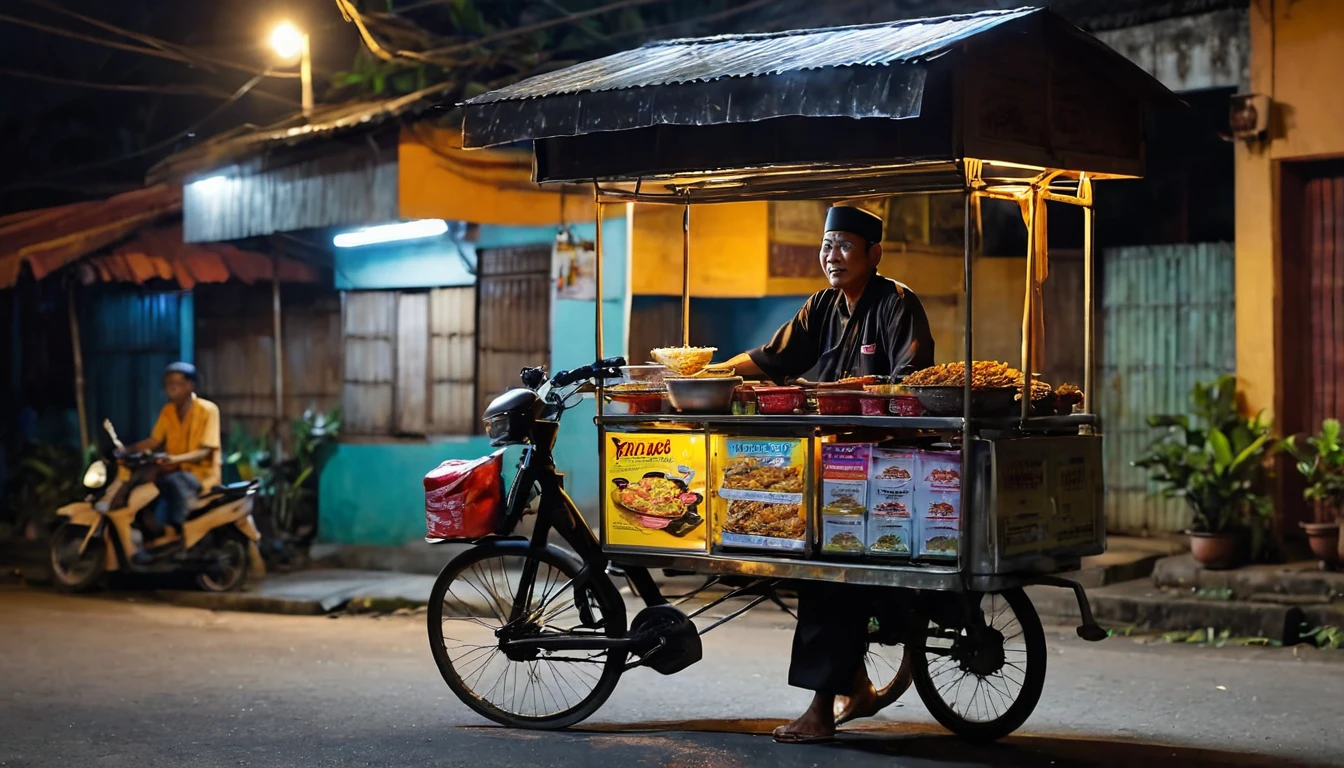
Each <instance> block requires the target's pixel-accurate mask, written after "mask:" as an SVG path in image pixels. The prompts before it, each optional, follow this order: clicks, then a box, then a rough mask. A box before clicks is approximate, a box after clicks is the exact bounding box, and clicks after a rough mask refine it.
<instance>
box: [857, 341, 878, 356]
mask: <svg viewBox="0 0 1344 768" xmlns="http://www.w3.org/2000/svg"><path fill="white" fill-rule="evenodd" d="M859 354H863V355H875V354H877V345H876V344H864V345H863V346H861V347H859Z"/></svg>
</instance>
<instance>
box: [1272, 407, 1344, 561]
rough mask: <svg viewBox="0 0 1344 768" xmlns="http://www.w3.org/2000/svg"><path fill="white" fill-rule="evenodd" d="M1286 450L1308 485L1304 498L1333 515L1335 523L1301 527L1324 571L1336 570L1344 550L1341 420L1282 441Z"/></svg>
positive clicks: (1326, 422)
mask: <svg viewBox="0 0 1344 768" xmlns="http://www.w3.org/2000/svg"><path fill="white" fill-rule="evenodd" d="M1283 448H1284V450H1286V451H1287V452H1288V453H1289V454H1291V455H1292V457H1293V459H1294V460H1295V462H1296V466H1297V471H1298V472H1300V473H1301V474H1302V477H1303V478H1304V479H1305V480H1306V482H1307V486H1306V488H1304V489H1303V490H1302V498H1304V499H1306V500H1307V501H1311V502H1317V503H1319V504H1322V505H1324V506H1325V507H1326V508H1327V509H1329V510H1330V511H1331V513H1332V514H1333V515H1334V518H1335V520H1334V521H1332V522H1326V523H1302V528H1303V529H1305V530H1306V532H1307V541H1308V542H1310V544H1311V551H1312V554H1314V555H1316V557H1317V558H1319V559H1320V561H1321V567H1322V568H1324V569H1327V570H1333V569H1334V568H1335V566H1337V565H1338V564H1339V559H1340V550H1341V549H1344V536H1341V535H1340V532H1339V517H1340V511H1341V509H1344V445H1341V444H1340V425H1339V420H1338V419H1326V420H1325V421H1323V422H1321V428H1320V431H1319V432H1317V433H1316V434H1314V435H1310V436H1307V437H1305V438H1302V437H1301V436H1298V435H1294V436H1293V437H1290V438H1288V439H1287V440H1284V441H1283Z"/></svg>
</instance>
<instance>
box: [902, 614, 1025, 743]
mask: <svg viewBox="0 0 1344 768" xmlns="http://www.w3.org/2000/svg"><path fill="white" fill-rule="evenodd" d="M967 599H969V600H973V601H974V605H975V607H976V608H978V610H975V611H972V613H973V614H975V615H976V617H977V618H981V619H982V622H983V623H982V624H981V625H980V626H978V627H975V628H973V629H970V630H968V628H966V627H961V626H958V627H943V626H939V625H938V624H937V623H936V622H930V624H929V629H928V631H927V632H926V633H925V637H924V640H923V645H924V647H923V648H920V649H915V648H911V649H910V656H911V657H912V658H911V660H912V661H913V667H914V677H915V689H916V690H918V691H919V698H920V699H921V700H922V701H923V702H924V706H926V707H928V709H929V713H930V714H932V715H933V717H934V719H935V720H937V721H938V722H939V723H941V724H942V726H943V727H944V728H947V729H948V730H950V731H952V732H953V733H955V734H957V735H958V736H962V737H964V738H967V739H971V740H974V741H995V740H997V739H1001V738H1003V737H1004V736H1007V735H1008V734H1010V733H1012V732H1013V731H1015V730H1017V729H1018V728H1019V727H1021V726H1022V724H1023V723H1024V722H1026V720H1027V718H1028V717H1030V716H1031V712H1032V710H1034V709H1035V708H1036V703H1037V702H1039V701H1040V699H1041V689H1042V688H1043V687H1044V686H1045V631H1044V630H1043V629H1042V628H1041V620H1040V618H1039V617H1038V616H1037V615H1036V609H1035V608H1034V607H1032V605H1031V599H1030V598H1028V597H1027V595H1026V593H1025V592H1023V591H1022V590H1020V589H1010V590H1007V591H1005V592H1000V593H997V594H992V595H986V594H977V593H973V594H971V595H968V596H967Z"/></svg>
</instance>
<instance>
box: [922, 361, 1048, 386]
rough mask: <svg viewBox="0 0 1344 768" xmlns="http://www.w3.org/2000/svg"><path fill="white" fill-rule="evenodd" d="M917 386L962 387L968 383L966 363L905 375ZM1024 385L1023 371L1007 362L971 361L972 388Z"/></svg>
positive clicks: (945, 365)
mask: <svg viewBox="0 0 1344 768" xmlns="http://www.w3.org/2000/svg"><path fill="white" fill-rule="evenodd" d="M901 383H902V384H905V385H908V386H915V387H960V386H963V385H964V384H965V383H966V364H965V363H943V364H942V365H935V366H932V367H930V368H925V369H924V370H922V371H915V372H914V373H912V374H910V375H909V376H906V377H905V381H903V382H901ZM1020 386H1022V372H1021V371H1019V370H1017V369H1016V368H1010V367H1008V364H1007V363H998V362H993V361H989V360H976V361H975V362H973V363H971V389H1008V388H1011V387H1020Z"/></svg>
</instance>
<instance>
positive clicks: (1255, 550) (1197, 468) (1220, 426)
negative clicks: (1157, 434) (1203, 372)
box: [1134, 376, 1274, 569]
mask: <svg viewBox="0 0 1344 768" xmlns="http://www.w3.org/2000/svg"><path fill="white" fill-rule="evenodd" d="M1190 404H1191V414H1190V415H1157V416H1150V417H1149V419H1148V423H1149V424H1150V425H1151V426H1153V427H1155V428H1161V429H1164V430H1166V432H1165V434H1164V435H1163V436H1162V437H1161V438H1160V439H1158V440H1157V441H1156V442H1155V443H1153V445H1152V446H1151V447H1150V448H1149V449H1148V451H1147V453H1145V454H1144V455H1143V456H1142V457H1140V458H1139V459H1138V460H1137V461H1135V462H1134V466H1136V467H1142V468H1144V469H1147V470H1149V471H1150V473H1151V475H1150V476H1151V478H1152V480H1153V481H1154V482H1155V483H1157V485H1158V487H1159V492H1160V493H1161V494H1162V495H1163V496H1166V497H1168V498H1181V499H1184V500H1185V502H1186V503H1187V504H1189V505H1190V508H1191V510H1192V511H1193V512H1194V521H1193V524H1192V525H1191V527H1190V530H1189V532H1188V533H1189V535H1190V553H1191V554H1192V555H1194V558H1195V560H1196V561H1197V562H1199V563H1200V564H1201V565H1203V566H1204V567H1205V568H1211V569H1213V568H1231V567H1235V566H1236V565H1238V564H1239V561H1240V558H1241V551H1242V546H1241V545H1242V540H1243V538H1244V537H1246V536H1247V535H1249V537H1250V545H1251V546H1250V549H1251V552H1252V557H1258V556H1259V554H1260V553H1261V552H1262V550H1263V549H1264V546H1265V542H1266V541H1267V536H1266V534H1267V532H1268V530H1269V525H1268V524H1269V517H1270V514H1271V506H1270V501H1269V498H1268V497H1267V496H1266V495H1265V494H1264V492H1263V489H1264V482H1265V477H1266V467H1265V464H1266V458H1267V456H1268V454H1269V453H1270V451H1271V450H1272V449H1273V447H1274V444H1273V443H1272V442H1271V439H1270V431H1269V427H1270V425H1269V421H1268V419H1266V418H1265V417H1264V415H1263V414H1257V415H1256V416H1254V417H1250V418H1247V417H1245V416H1243V415H1241V413H1240V411H1239V409H1238V407H1237V392H1236V380H1235V379H1234V378H1233V377H1231V376H1222V377H1220V378H1219V379H1218V380H1217V381H1215V382H1213V383H1211V384H1204V383H1197V384H1195V386H1194V387H1193V388H1192V389H1191V391H1190Z"/></svg>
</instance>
